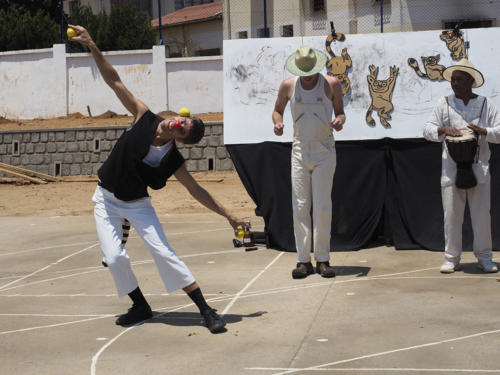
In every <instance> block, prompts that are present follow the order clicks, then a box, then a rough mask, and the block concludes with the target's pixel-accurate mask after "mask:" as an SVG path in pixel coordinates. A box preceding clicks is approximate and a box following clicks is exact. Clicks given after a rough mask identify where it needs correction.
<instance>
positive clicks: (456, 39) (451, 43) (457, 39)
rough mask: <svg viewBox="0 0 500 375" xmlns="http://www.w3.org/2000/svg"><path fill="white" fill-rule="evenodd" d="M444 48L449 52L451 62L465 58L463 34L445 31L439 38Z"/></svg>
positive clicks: (456, 31)
mask: <svg viewBox="0 0 500 375" xmlns="http://www.w3.org/2000/svg"><path fill="white" fill-rule="evenodd" d="M439 39H441V40H442V41H443V42H445V43H446V47H448V49H449V50H450V56H451V58H452V59H453V60H460V59H463V58H465V57H466V53H465V42H464V34H463V33H462V32H460V31H459V30H445V31H443V32H442V33H441V35H440V36H439Z"/></svg>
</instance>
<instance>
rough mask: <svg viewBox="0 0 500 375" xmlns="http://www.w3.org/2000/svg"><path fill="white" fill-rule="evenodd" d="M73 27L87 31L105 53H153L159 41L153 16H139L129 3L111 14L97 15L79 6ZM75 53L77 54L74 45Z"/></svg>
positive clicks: (75, 9) (76, 9) (113, 8)
mask: <svg viewBox="0 0 500 375" xmlns="http://www.w3.org/2000/svg"><path fill="white" fill-rule="evenodd" d="M71 23H72V24H78V25H81V26H83V27H85V28H86V29H87V30H88V31H89V33H90V35H91V36H92V38H93V39H94V41H95V42H96V44H97V45H98V46H99V48H100V49H101V50H103V51H116V50H131V49H149V48H151V47H152V46H153V45H154V44H155V41H156V35H155V29H154V28H153V27H152V26H151V18H150V16H149V14H147V13H145V12H139V13H138V12H137V11H136V8H135V6H134V5H132V4H131V3H128V2H126V3H124V4H123V5H121V6H113V7H112V8H111V12H110V14H107V13H105V12H100V13H98V14H93V13H92V10H91V9H90V7H89V6H82V5H80V4H76V5H75V7H74V8H73V13H72V15H71ZM72 44H74V43H72ZM71 50H75V46H74V45H72V46H71Z"/></svg>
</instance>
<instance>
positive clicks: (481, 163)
mask: <svg viewBox="0 0 500 375" xmlns="http://www.w3.org/2000/svg"><path fill="white" fill-rule="evenodd" d="M446 98H448V103H447V102H446ZM448 104H449V105H448ZM483 104H484V107H483ZM481 110H482V113H481ZM479 117H481V118H479ZM469 123H473V124H475V125H478V126H480V127H482V128H486V131H487V133H486V135H485V136H484V135H480V136H479V141H478V143H479V158H478V162H477V163H474V164H473V165H472V170H473V171H474V174H475V176H476V179H477V182H478V183H479V184H483V183H485V182H489V181H490V172H489V160H490V147H489V145H488V142H491V143H500V115H499V113H498V112H497V109H496V107H495V104H494V103H493V102H492V101H491V100H490V99H488V98H486V97H484V96H478V97H477V98H474V99H470V100H469V103H468V104H467V105H465V104H464V102H463V101H462V100H461V99H458V98H457V97H456V96H455V95H454V94H452V95H449V96H448V97H442V98H441V99H439V101H438V102H437V103H436V106H435V107H434V111H433V112H432V115H431V117H430V118H429V120H428V121H427V122H426V123H425V126H424V131H423V135H424V138H425V139H427V140H429V141H433V142H442V143H443V153H442V166H441V186H449V185H452V184H454V183H455V178H456V175H457V165H456V163H455V162H454V161H453V159H452V158H451V156H450V154H449V153H448V148H447V147H446V142H443V141H444V138H445V134H441V135H440V136H438V127H440V126H452V127H454V128H457V129H466V128H467V125H468V124H469Z"/></svg>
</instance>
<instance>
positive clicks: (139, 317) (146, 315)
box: [115, 305, 153, 326]
mask: <svg viewBox="0 0 500 375" xmlns="http://www.w3.org/2000/svg"><path fill="white" fill-rule="evenodd" d="M151 317H153V312H152V311H151V307H149V305H132V307H131V308H130V309H128V312H127V313H126V314H123V315H120V316H119V317H118V319H116V322H115V323H116V324H118V325H119V326H129V325H133V324H136V323H139V322H142V321H143V320H148V319H150V318H151Z"/></svg>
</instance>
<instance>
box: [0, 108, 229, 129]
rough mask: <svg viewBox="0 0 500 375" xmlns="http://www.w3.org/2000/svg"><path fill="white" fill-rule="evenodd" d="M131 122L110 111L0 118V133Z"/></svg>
mask: <svg viewBox="0 0 500 375" xmlns="http://www.w3.org/2000/svg"><path fill="white" fill-rule="evenodd" d="M158 114H159V115H160V116H162V117H165V118H168V117H172V116H177V113H175V112H171V111H165V112H160V113H158ZM192 115H193V116H197V117H199V118H201V119H202V120H203V121H206V122H209V121H222V120H223V114H222V113H221V112H211V113H193V114H192ZM131 122H132V117H131V116H125V115H117V114H116V113H114V112H112V111H106V112H104V113H103V114H101V115H99V116H94V117H90V116H84V115H82V114H81V113H72V114H70V115H68V116H65V117H57V118H51V119H34V120H15V119H6V118H4V117H1V116H0V131H11V130H33V129H65V128H85V127H96V126H119V125H129V124H130V123H131Z"/></svg>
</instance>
